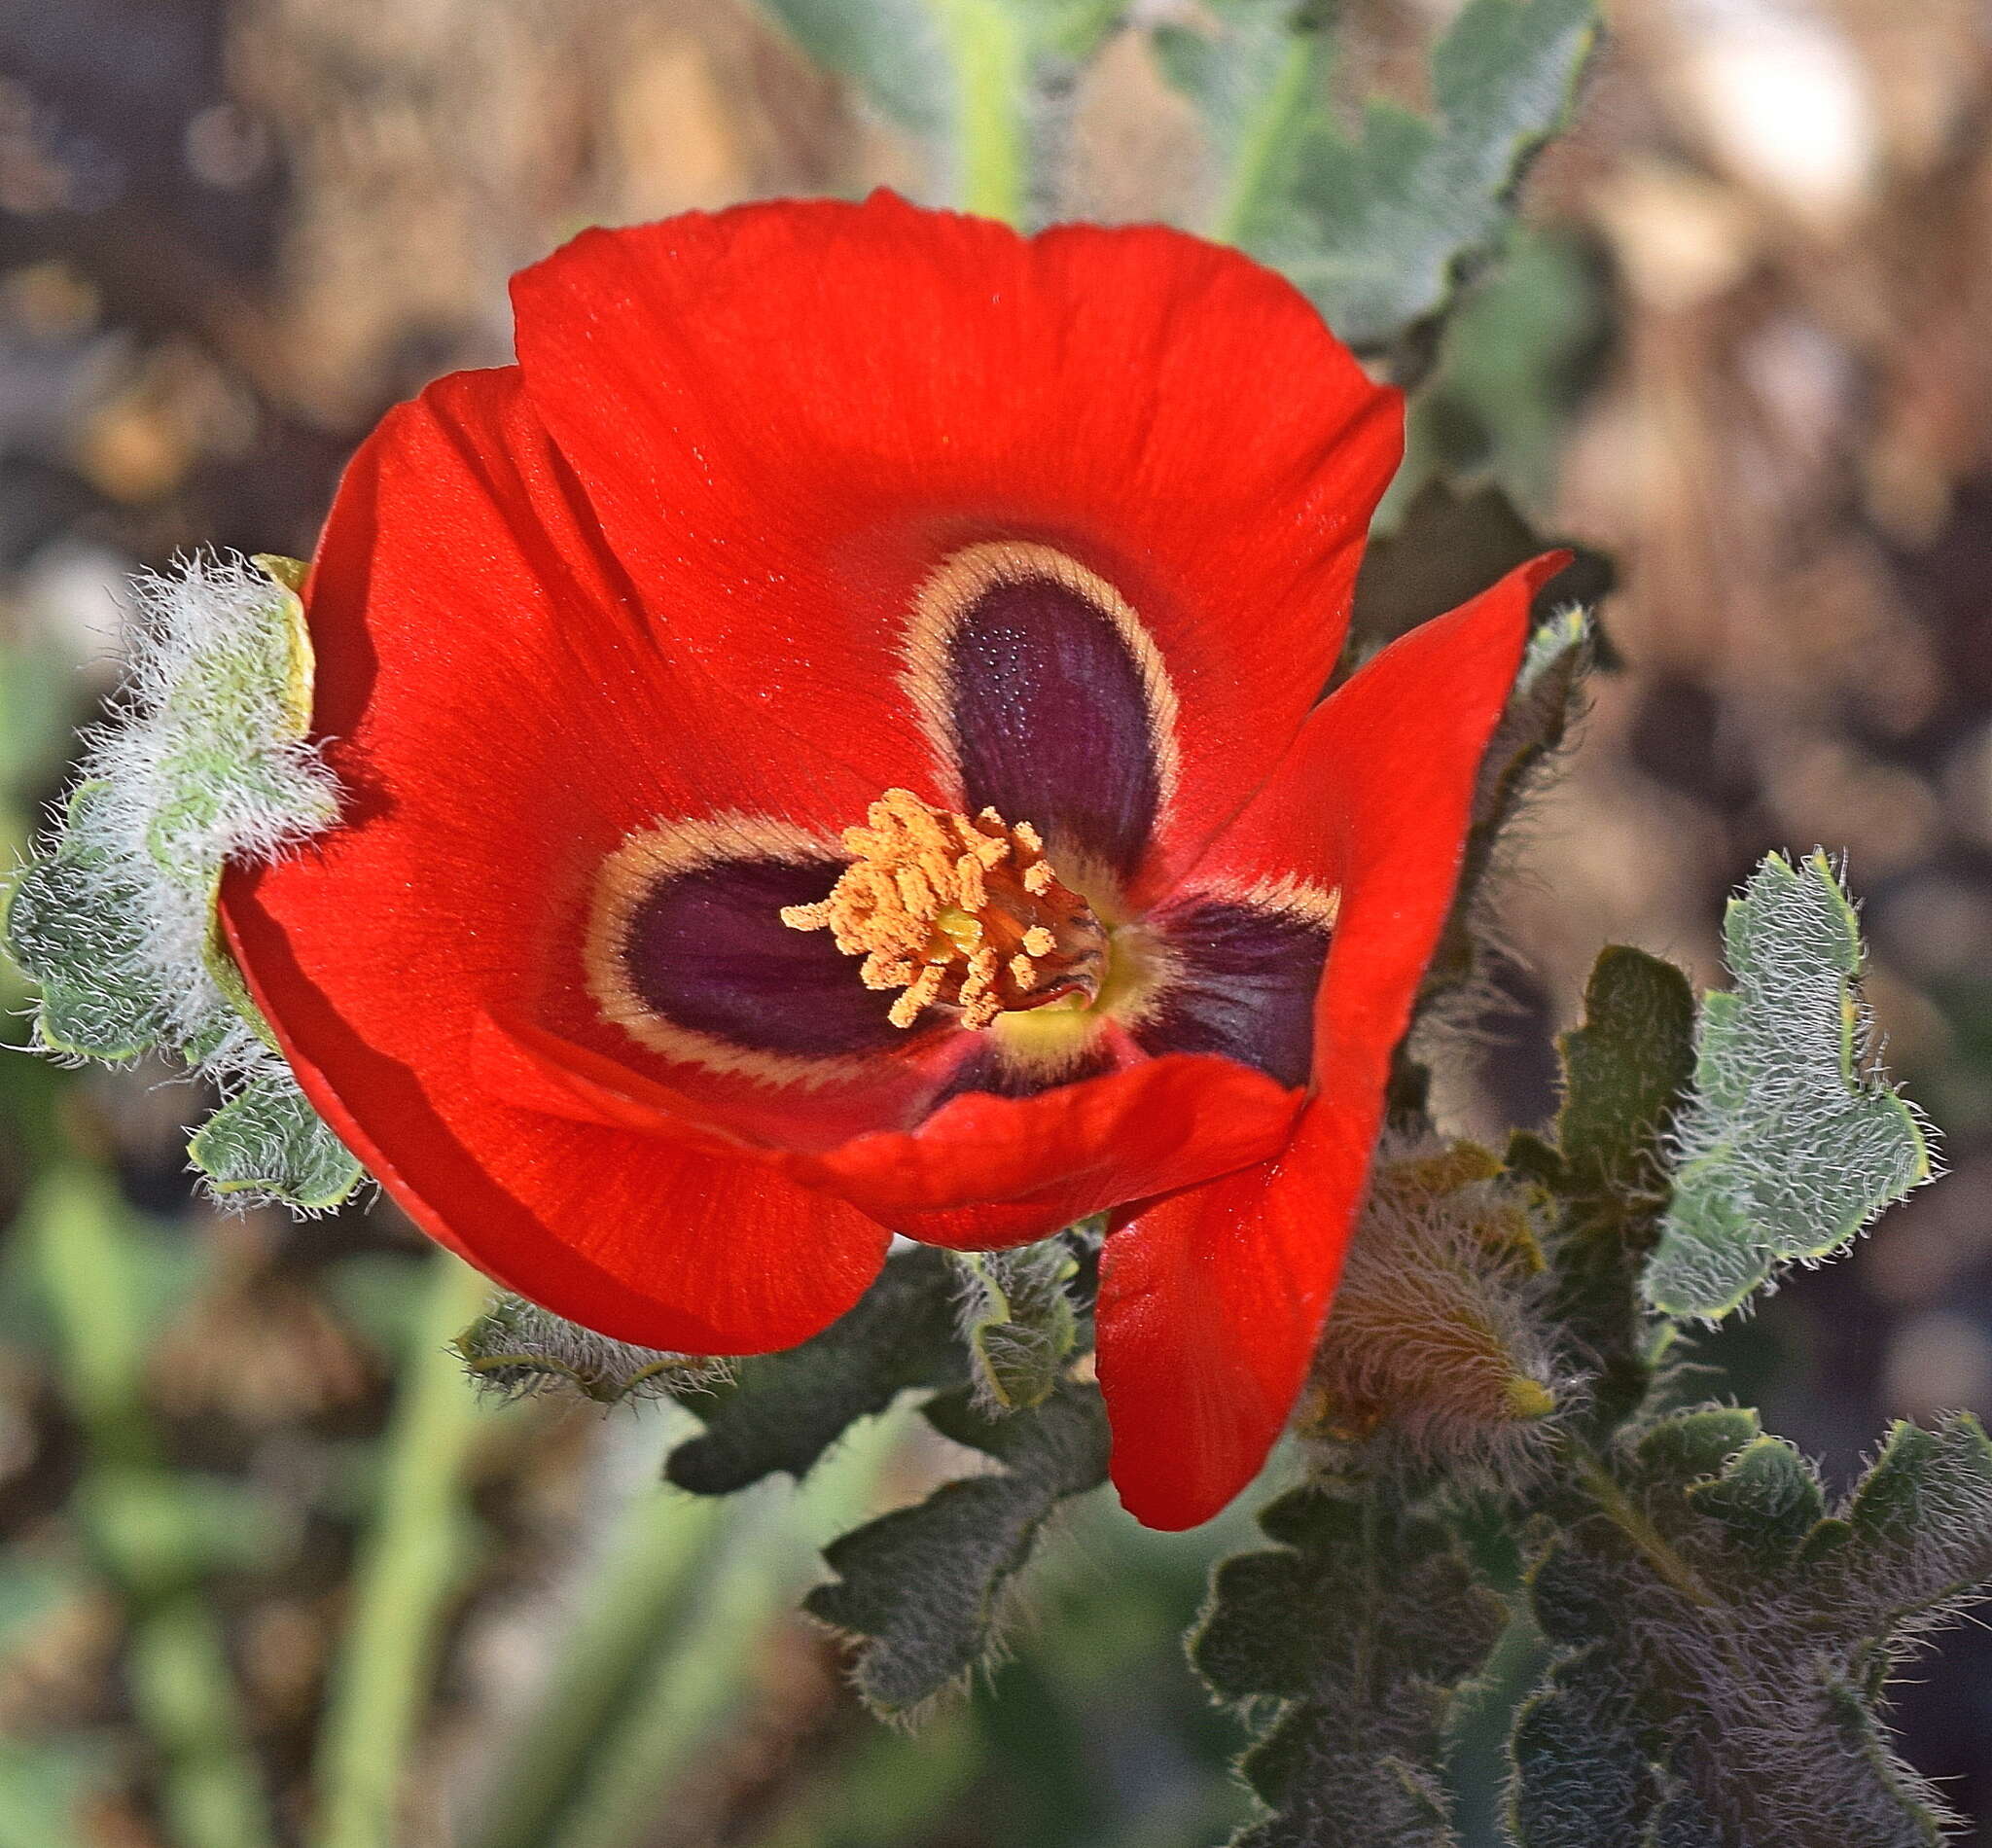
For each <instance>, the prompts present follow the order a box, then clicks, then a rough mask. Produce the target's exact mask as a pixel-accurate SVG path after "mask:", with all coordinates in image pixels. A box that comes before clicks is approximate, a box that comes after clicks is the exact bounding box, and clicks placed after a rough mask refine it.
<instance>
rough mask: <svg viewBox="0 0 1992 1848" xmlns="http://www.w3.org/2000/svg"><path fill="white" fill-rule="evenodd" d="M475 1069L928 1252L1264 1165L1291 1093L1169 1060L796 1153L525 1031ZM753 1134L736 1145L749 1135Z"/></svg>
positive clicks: (1005, 1238)
mask: <svg viewBox="0 0 1992 1848" xmlns="http://www.w3.org/2000/svg"><path fill="white" fill-rule="evenodd" d="M476 1076H477V1078H478V1080H479V1082H480V1083H481V1084H489V1085H490V1086H491V1087H492V1089H493V1090H494V1091H495V1092H496V1093H497V1094H498V1095H500V1096H502V1097H504V1098H505V1099H506V1100H507V1101H508V1102H511V1103H516V1104H518V1105H520V1106H521V1107H522V1108H526V1109H532V1110H543V1111H546V1112H547V1113H548V1114H549V1115H551V1116H554V1117H560V1118H566V1119H572V1120H576V1121H582V1122H593V1123H601V1124H604V1125H610V1126H614V1127H618V1128H623V1129H631V1130H635V1131H638V1132H640V1133H643V1134H648V1135H653V1136H659V1137H664V1138H667V1139H670V1140H673V1141H677V1142H680V1143H683V1144H684V1145H685V1146H687V1147H692V1148H700V1149H708V1150H715V1151H719V1152H723V1153H728V1154H737V1153H739V1152H740V1151H741V1150H742V1149H743V1148H746V1147H749V1146H751V1147H752V1148H753V1152H754V1153H755V1154H756V1155H758V1156H759V1158H760V1159H762V1160H764V1161H765V1162H767V1163H768V1164H769V1165H770V1166H771V1167H773V1168H775V1169H776V1170H778V1171H779V1172H781V1173H783V1174H786V1175H788V1176H789V1177H790V1178H792V1179H794V1180H796V1181H800V1182H801V1183H803V1184H805V1185H806V1186H809V1187H813V1188H817V1189H821V1190H822V1191H825V1192H828V1193H833V1194H836V1195H838V1196H839V1197H841V1198H843V1199H846V1200H849V1201H850V1202H851V1203H853V1204H854V1205H856V1206H858V1207H860V1208H862V1209H863V1210H864V1211H865V1213H867V1214H868V1215H869V1216H870V1217H871V1218H873V1219H875V1220H879V1221H881V1222H882V1223H884V1224H885V1225H887V1226H891V1227H892V1228H893V1230H895V1231H898V1232H904V1233H905V1234H907V1236H908V1237H912V1238H917V1239H920V1240H923V1241H924V1242H925V1243H928V1244H932V1245H946V1246H950V1247H952V1248H954V1249H956V1250H962V1251H976V1250H981V1251H986V1250H995V1249H1000V1248H1001V1247H1004V1246H1007V1245H1020V1244H1024V1243H1027V1242H1028V1241H1029V1240H1031V1239H1034V1238H1043V1237H1046V1236H1047V1235H1049V1233H1051V1232H1055V1231H1057V1230H1059V1229H1060V1228H1061V1227H1063V1226H1070V1225H1071V1224H1072V1223H1073V1222H1074V1221H1075V1220H1080V1219H1084V1218H1085V1217H1086V1216H1087V1215H1088V1214H1091V1213H1099V1212H1104V1211H1106V1210H1107V1209H1108V1208H1109V1207H1112V1206H1118V1205H1120V1203H1122V1202H1123V1201H1126V1200H1129V1199H1133V1198H1136V1197H1140V1196H1146V1195H1149V1194H1153V1193H1156V1192H1161V1191H1168V1190H1171V1189H1174V1188H1181V1187H1189V1186H1192V1185H1193V1183H1195V1182H1197V1181H1204V1180H1208V1179H1209V1178H1210V1177H1211V1176H1212V1175H1216V1174H1224V1173H1227V1172H1228V1171H1229V1170H1231V1169H1233V1168H1238V1167H1242V1166H1244V1165H1246V1164H1247V1163H1250V1162H1254V1161H1258V1160H1261V1159H1263V1157H1264V1156H1265V1155H1268V1154H1269V1153H1271V1152H1272V1151H1273V1150H1276V1149H1278V1148H1279V1147H1280V1146H1281V1144H1282V1143H1284V1142H1285V1141H1286V1139H1287V1136H1288V1133H1289V1131H1290V1129H1291V1127H1292V1124H1293V1120H1294V1114H1295V1111H1296V1110H1297V1109H1298V1104H1299V1099H1298V1094H1297V1093H1295V1092H1293V1091H1288V1090H1283V1089H1281V1087H1280V1086H1279V1085H1278V1084H1274V1083H1273V1081H1272V1080H1270V1079H1268V1078H1266V1077H1264V1076H1263V1075H1262V1074H1260V1073H1258V1072H1254V1071H1252V1070H1250V1069H1248V1068H1247V1067H1245V1066H1242V1065H1239V1064H1237V1063H1235V1062H1234V1061H1232V1060H1230V1059H1221V1058H1211V1057H1206V1056H1202V1055H1192V1054H1185V1053H1178V1054H1176V1055H1174V1056H1172V1057H1169V1058H1163V1059H1148V1060H1143V1061H1142V1062H1141V1063H1140V1064H1138V1065H1132V1066H1128V1067H1125V1068H1124V1069H1122V1070H1120V1071H1118V1072H1113V1073H1109V1074H1107V1075H1105V1076H1103V1077H1100V1078H1094V1079H1087V1080H1085V1081H1083V1082H1081V1083H1079V1084H1064V1085H1059V1086H1056V1087H1054V1088H1052V1089H1049V1090H1044V1091H1039V1092H1037V1093H1035V1094H1034V1095H1032V1096H1029V1097H996V1096H991V1095H989V1094H988V1093H986V1092H975V1093H972V1094H969V1095H964V1096H961V1097H957V1098H955V1099H953V1100H952V1101H950V1102H949V1103H947V1104H944V1105H943V1107H942V1108H941V1109H940V1110H938V1111H936V1112H935V1113H934V1115H933V1116H932V1117H930V1118H929V1119H927V1120H926V1122H924V1123H922V1124H921V1125H920V1127H919V1128H918V1129H915V1130H912V1131H910V1132H907V1133H897V1132H891V1131H875V1132H872V1133H870V1134H864V1135H859V1136H856V1137H854V1138H852V1139H851V1140H849V1141H846V1142H843V1143H841V1144H839V1145H837V1146H836V1147H831V1148H827V1149H825V1150H824V1151H823V1152H822V1153H806V1152H798V1151H797V1150H796V1148H795V1147H794V1146H793V1145H794V1138H793V1136H790V1137H788V1138H785V1139H784V1142H785V1144H786V1146H784V1145H783V1144H778V1143H776V1142H775V1141H774V1140H773V1139H772V1138H770V1137H769V1136H767V1135H766V1134H765V1129H766V1127H767V1125H766V1124H765V1123H763V1124H756V1125H747V1124H745V1123H743V1122H742V1121H741V1120H740V1119H738V1118H737V1117H730V1118H729V1117H727V1116H723V1115H722V1114H721V1113H719V1112H717V1111H712V1110H708V1109H706V1108H705V1107H704V1106H703V1105H701V1104H700V1103H699V1102H698V1101H696V1100H694V1099H692V1098H688V1097H686V1096H685V1095H684V1094H683V1093H680V1092H676V1091H674V1090H672V1089H671V1088H670V1087H669V1086H667V1085H664V1084H657V1083H655V1082H653V1081H651V1080H648V1079H646V1078H644V1077H643V1076H642V1075H640V1074H638V1073H634V1072H631V1071H629V1070H628V1069H627V1068H626V1067H623V1066H621V1065H619V1064H617V1063H616V1062H615V1061H614V1060H610V1059H604V1058H601V1057H599V1056H597V1055H596V1054H593V1053H590V1052H588V1051H587V1050H586V1049H585V1048H576V1047H573V1046H568V1045H564V1044H563V1043H561V1042H560V1041H558V1040H557V1039H555V1038H554V1037H553V1036H551V1035H550V1034H546V1033H541V1032H537V1031H535V1030H534V1029H532V1028H529V1027H507V1028H501V1027H499V1026H497V1025H496V1024H495V1023H487V1025H486V1027H485V1029H484V1031H483V1032H482V1033H481V1034H480V1036H479V1040H478V1045H477V1065H476ZM757 1128H758V1129H761V1130H763V1132H764V1133H763V1134H762V1136H761V1137H760V1139H759V1140H758V1141H757V1142H755V1143H753V1144H752V1145H750V1144H748V1143H747V1142H746V1141H745V1140H744V1138H745V1136H747V1135H749V1134H751V1133H752V1131H753V1129H757Z"/></svg>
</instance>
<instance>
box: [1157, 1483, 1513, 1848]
mask: <svg viewBox="0 0 1992 1848" xmlns="http://www.w3.org/2000/svg"><path fill="white" fill-rule="evenodd" d="M1260 1524H1261V1525H1262V1526H1263V1528H1264V1529H1265V1531H1266V1532H1267V1533H1268V1534H1269V1535H1270V1536H1271V1537H1272V1538H1273V1539H1274V1540H1276V1541H1278V1542H1280V1543H1281V1544H1280V1546H1279V1548H1278V1549H1277V1550H1274V1551H1263V1552H1253V1553H1242V1554H1239V1555H1238V1556H1237V1557H1235V1558H1231V1559H1227V1560H1225V1561H1224V1562H1223V1563H1222V1564H1221V1565H1220V1566H1219V1567H1218V1569H1217V1572H1216V1574H1215V1575H1214V1576H1213V1578H1212V1581H1211V1592H1210V1598H1209V1601H1208V1602H1207V1603H1206V1605H1205V1607H1204V1614H1203V1617H1202V1619H1201V1621H1200V1623H1199V1625H1198V1628H1197V1630H1196V1633H1195V1635H1194V1636H1193V1638H1192V1644H1191V1655H1192V1660H1193V1661H1194V1662H1195V1664H1196V1668H1197V1671H1198V1673H1199V1674H1201V1675H1202V1676H1203V1678H1204V1680H1205V1681H1207V1682H1208V1683H1209V1684H1210V1686H1211V1688H1212V1690H1213V1691H1214V1692H1215V1693H1216V1694H1217V1695H1218V1697H1219V1698H1220V1699H1222V1700H1226V1701H1228V1702H1232V1703H1235V1704H1236V1705H1238V1706H1240V1707H1241V1708H1243V1709H1245V1710H1246V1711H1247V1712H1248V1714H1263V1712H1264V1709H1265V1705H1266V1703H1268V1702H1277V1703H1278V1706H1277V1707H1276V1708H1275V1709H1274V1711H1273V1714H1272V1718H1271V1724H1270V1727H1269V1730H1267V1731H1266V1733H1265V1735H1264V1736H1263V1738H1262V1739H1261V1740H1260V1742H1259V1743H1258V1744H1257V1745H1255V1746H1253V1747H1252V1749H1251V1750H1250V1751H1248V1752H1247V1753H1246V1755H1245V1757H1244V1759H1242V1760H1241V1764H1240V1768H1241V1770H1242V1771H1243V1772H1244V1774H1245V1777H1246V1779H1247V1781H1248V1782H1249V1783H1250V1784H1251V1786H1252V1788H1253V1790H1254V1791H1255V1792H1256V1793H1257V1794H1258V1795H1259V1796H1260V1798H1261V1799H1262V1800H1263V1802H1264V1803H1265V1805H1266V1807H1267V1809H1268V1810H1269V1811H1270V1812H1271V1814H1270V1815H1268V1816H1267V1817H1265V1818H1264V1819H1263V1820H1262V1821H1260V1822H1258V1823H1255V1824H1253V1825H1252V1826H1251V1827H1249V1828H1248V1829H1247V1830H1245V1832H1244V1833H1243V1834H1241V1835H1240V1836H1239V1837H1238V1838H1237V1843H1236V1845H1235V1848H1305V1845H1306V1844H1312V1843H1319V1842H1323V1841H1330V1840H1332V1841H1334V1842H1335V1843H1337V1844H1338V1848H1369V1844H1372V1843H1373V1844H1375V1848H1386V1844H1387V1845H1388V1848H1450V1845H1451V1844H1452V1843H1453V1842H1455V1841H1456V1839H1457V1837H1456V1835H1455V1833H1454V1830H1453V1828H1452V1824H1451V1821H1450V1818H1449V1811H1448V1805H1447V1802H1446V1800H1445V1798H1444V1796H1443V1795H1442V1787H1441V1783H1440V1778H1439V1764H1440V1760H1441V1751H1442V1734H1443V1731H1444V1728H1445V1725H1446V1722H1447V1719H1448V1717H1449V1714H1450V1712H1451V1709H1452V1706H1453V1701H1454V1697H1455V1695H1456V1693H1457V1691H1458V1689H1459V1688H1460V1686H1461V1684H1462V1683H1464V1682H1465V1681H1466V1680H1467V1679H1468V1678H1469V1677H1470V1676H1473V1675H1474V1674H1476V1673H1477V1672H1478V1671H1479V1669H1480V1667H1481V1666H1482V1664H1483V1663H1484V1662H1485V1660H1486V1658H1487V1655H1488V1653H1489V1652H1490V1651H1491V1650H1492V1649H1493V1647H1494V1644H1495V1642H1496V1640H1497V1639H1498V1638H1499V1636H1500V1634H1501V1631H1502V1627H1503V1618H1504V1614H1503V1612H1502V1609H1501V1606H1500V1604H1499V1601H1498V1600H1496V1599H1494V1598H1493V1597H1491V1596H1490V1595H1489V1594H1487V1593H1486V1592H1484V1591H1483V1590H1481V1589H1480V1588H1479V1587H1478V1586H1477V1585H1476V1582H1475V1580H1474V1576H1473V1572H1472V1569H1471V1568H1470V1566H1469V1565H1468V1563H1467V1561H1466V1559H1465V1557H1464V1555H1463V1554H1462V1553H1461V1552H1460V1550H1459V1548H1458V1546H1456V1544H1455V1543H1454V1541H1453V1538H1452V1536H1451V1534H1450V1533H1449V1532H1448V1531H1447V1530H1446V1529H1445V1528H1444V1527H1443V1526H1441V1524H1440V1523H1439V1522H1437V1521H1433V1520H1429V1519H1425V1518H1423V1517H1421V1516H1418V1515H1416V1514H1409V1513H1405V1512H1404V1511H1402V1510H1398V1509H1394V1508H1391V1507H1389V1506H1387V1505H1385V1504H1384V1503H1382V1502H1380V1501H1372V1502H1367V1503H1366V1502H1359V1501H1355V1500H1351V1499H1348V1498H1346V1497H1343V1496H1339V1495H1335V1494H1334V1493H1331V1492H1329V1491H1326V1490H1323V1489H1317V1488H1302V1489H1297V1490H1294V1491H1293V1492H1291V1493H1289V1494H1287V1495H1284V1496H1282V1497H1280V1498H1279V1499H1278V1500H1277V1501H1275V1502H1274V1503H1273V1504H1272V1505H1271V1506H1270V1507H1269V1508H1268V1509H1266V1510H1265V1512H1264V1513H1263V1515H1262V1516H1261V1518H1260Z"/></svg>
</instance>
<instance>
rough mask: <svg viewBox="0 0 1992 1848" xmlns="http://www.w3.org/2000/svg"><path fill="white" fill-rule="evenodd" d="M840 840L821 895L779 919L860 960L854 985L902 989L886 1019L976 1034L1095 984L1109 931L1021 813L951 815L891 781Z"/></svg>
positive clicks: (1074, 1004) (1077, 1001)
mask: <svg viewBox="0 0 1992 1848" xmlns="http://www.w3.org/2000/svg"><path fill="white" fill-rule="evenodd" d="M844 845H845V846H846V847H847V848H849V849H850V851H851V854H852V855H853V859H852V862H851V865H850V866H849V867H847V868H846V869H845V870H844V871H843V872H842V873H841V874H840V875H839V877H838V879H837V882H836V885H835V886H833V887H832V888H831V892H830V896H829V897H828V898H827V899H820V900H818V901H817V903H815V904H814V905H790V906H784V907H783V908H782V913H781V920H782V922H783V923H784V924H786V925H788V927H789V928H790V929H791V930H797V931H829V932H830V933H831V935H832V936H833V937H834V938H835V939H836V946H837V948H838V949H840V950H842V951H843V953H844V954H845V955H846V956H862V957H864V959H865V962H864V966H863V967H862V968H861V969H860V970H859V971H858V977H859V979H860V980H862V981H863V982H864V984H865V986H866V987H868V988H878V989H886V988H900V989H904V990H905V992H904V993H903V994H902V995H900V997H899V998H898V999H897V1000H896V1001H894V1002H893V1004H892V1009H891V1012H890V1013H888V1014H887V1016H886V1017H887V1018H888V1019H890V1020H891V1022H892V1024H893V1025H894V1026H896V1027H909V1026H911V1025H912V1024H913V1022H914V1021H915V1020H916V1019H918V1018H919V1015H920V1013H921V1010H922V1009H925V1008H949V1009H953V1010H955V1011H956V1012H957V1013H959V1014H960V1016H961V1024H962V1025H963V1026H965V1027H971V1028H974V1029H975V1030H977V1031H978V1032H979V1031H980V1030H981V1029H982V1028H984V1027H987V1026H988V1025H990V1024H991V1023H992V1022H993V1021H994V1020H995V1018H996V1017H997V1015H998V1014H1002V1013H1019V1012H1022V1011H1024V1010H1027V1009H1034V1008H1047V1007H1051V1006H1053V1005H1058V1006H1062V1007H1066V1008H1085V1007H1087V1006H1089V1005H1090V1004H1091V1002H1092V1000H1093V998H1094V996H1095V995H1097V994H1098V993H1099V989H1100V982H1101V980H1102V978H1103V977H1104V976H1105V973H1106V965H1107V933H1106V932H1105V930H1104V929H1102V928H1101V925H1100V921H1099V920H1098V919H1097V918H1096V917H1094V916H1093V913H1092V909H1091V907H1090V906H1088V905H1087V904H1086V902H1085V899H1083V898H1081V897H1080V895H1079V894H1078V893H1077V892H1074V891H1073V890H1071V889H1070V888H1069V887H1068V886H1065V885H1062V884H1061V883H1060V882H1059V880H1058V875H1057V874H1056V873H1054V872H1053V871H1051V867H1050V863H1049V861H1048V860H1046V858H1045V843H1044V841H1043V839H1041V838H1040V836H1039V835H1038V831H1037V830H1036V829H1035V828H1033V827H1032V826H1031V825H1030V823H1029V822H1027V821H1019V822H1007V821H1005V820H1004V819H1003V817H1002V816H1001V815H999V814H998V813H997V812H996V811H995V810H994V809H993V808H985V809H983V810H982V812H981V813H980V814H979V815H977V816H975V817H974V818H973V819H971V818H970V817H969V816H967V815H954V814H950V813H948V812H947V811H946V810H945V809H940V808H930V807H928V806H927V804H926V803H925V802H923V801H921V800H920V799H919V798H918V797H917V796H915V795H913V794H912V793H911V791H909V790H903V789H889V790H887V791H886V792H885V794H884V795H883V796H882V797H880V798H879V799H878V800H877V801H875V802H873V803H872V804H871V808H870V810H869V811H868V812H867V814H866V818H865V825H864V826H863V827H861V828H847V829H845V830H844Z"/></svg>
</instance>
